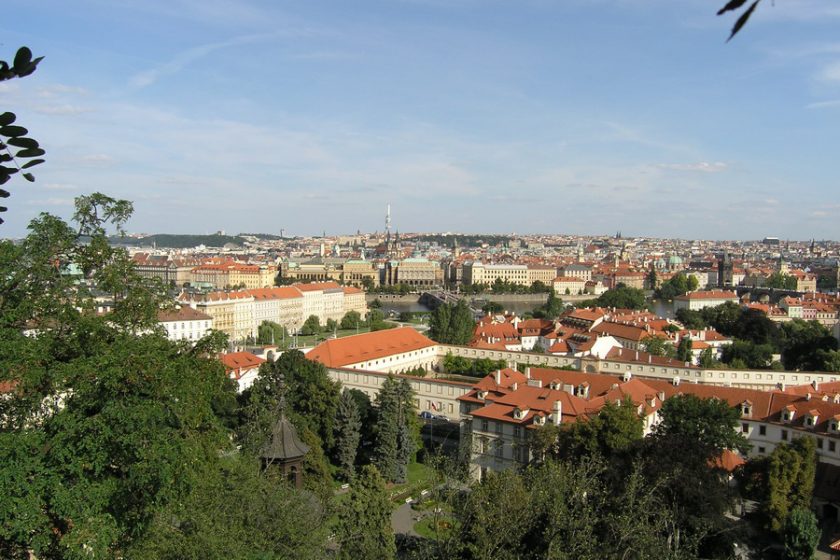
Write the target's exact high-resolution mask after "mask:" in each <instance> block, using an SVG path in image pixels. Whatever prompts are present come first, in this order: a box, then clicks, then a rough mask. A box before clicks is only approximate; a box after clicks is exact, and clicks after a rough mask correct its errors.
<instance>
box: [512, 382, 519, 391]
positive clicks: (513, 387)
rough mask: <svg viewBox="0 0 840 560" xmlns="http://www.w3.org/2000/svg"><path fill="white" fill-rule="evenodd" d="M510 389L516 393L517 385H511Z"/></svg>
mask: <svg viewBox="0 0 840 560" xmlns="http://www.w3.org/2000/svg"><path fill="white" fill-rule="evenodd" d="M510 388H511V389H512V390H513V391H516V390H517V389H518V388H519V383H514V384H513V385H511V386H510Z"/></svg>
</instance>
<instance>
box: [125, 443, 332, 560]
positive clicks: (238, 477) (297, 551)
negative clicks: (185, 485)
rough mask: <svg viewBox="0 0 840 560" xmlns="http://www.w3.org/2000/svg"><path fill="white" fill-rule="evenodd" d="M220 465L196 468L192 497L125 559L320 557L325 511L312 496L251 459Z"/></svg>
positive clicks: (162, 515) (166, 510)
mask: <svg viewBox="0 0 840 560" xmlns="http://www.w3.org/2000/svg"><path fill="white" fill-rule="evenodd" d="M218 463H219V465H218V468H207V467H206V466H204V465H197V467H198V468H199V469H200V472H199V473H196V474H197V476H196V477H195V483H194V485H193V486H192V487H191V489H190V491H189V493H188V494H187V495H186V496H185V497H184V498H183V499H181V500H177V501H172V502H169V503H168V504H166V505H165V506H164V507H162V508H161V509H160V510H159V511H158V512H157V513H156V514H155V516H154V518H153V519H152V521H151V523H150V525H149V528H148V530H147V531H146V532H145V533H144V534H142V535H139V536H138V538H136V539H135V540H133V541H132V542H131V543H130V544H129V545H128V547H127V548H126V550H125V551H123V553H124V554H123V557H125V558H155V559H160V560H202V559H205V558H206V559H213V560H223V559H225V558H301V559H307V560H310V559H311V560H316V559H320V558H323V554H324V549H325V547H326V538H327V534H326V527H327V523H326V518H325V517H326V515H325V513H326V512H325V510H324V509H323V508H320V507H318V506H317V504H315V503H313V500H312V499H311V496H310V495H309V494H306V493H302V492H298V491H296V490H294V489H292V488H291V487H290V486H289V485H288V484H285V483H284V482H283V481H280V480H278V479H277V477H276V476H270V474H269V473H266V474H262V473H260V466H259V463H258V461H256V460H253V459H247V458H245V457H243V456H240V455H230V456H227V457H223V458H220V459H219V460H218Z"/></svg>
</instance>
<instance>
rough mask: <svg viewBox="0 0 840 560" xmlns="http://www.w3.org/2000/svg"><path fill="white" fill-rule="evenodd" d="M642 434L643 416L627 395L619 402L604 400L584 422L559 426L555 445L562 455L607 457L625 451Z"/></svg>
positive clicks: (569, 456)
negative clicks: (603, 403) (619, 403)
mask: <svg viewBox="0 0 840 560" xmlns="http://www.w3.org/2000/svg"><path fill="white" fill-rule="evenodd" d="M643 435H644V419H643V418H642V417H641V416H640V415H639V414H638V413H637V411H636V406H635V405H634V404H633V401H632V400H630V398H629V397H628V398H626V399H625V400H624V401H623V402H622V403H621V406H619V405H617V404H615V403H612V402H608V403H607V404H605V405H604V407H603V408H602V409H601V410H600V412H599V413H598V414H597V415H596V416H593V417H592V418H591V419H590V420H589V421H588V422H575V423H572V424H569V425H567V426H564V427H562V428H561V429H560V433H559V440H558V445H557V447H558V449H559V452H560V455H561V456H563V457H566V458H578V457H582V456H590V457H591V456H598V457H606V458H611V457H614V456H616V455H618V454H621V453H625V452H627V451H628V450H629V449H630V448H631V447H632V446H633V445H634V444H635V443H637V442H638V441H639V440H641V439H642V436H643Z"/></svg>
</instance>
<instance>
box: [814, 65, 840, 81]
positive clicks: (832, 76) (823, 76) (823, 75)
mask: <svg viewBox="0 0 840 560" xmlns="http://www.w3.org/2000/svg"><path fill="white" fill-rule="evenodd" d="M817 79H818V80H821V81H823V82H840V62H832V63H831V64H828V65H826V66H824V67H823V68H822V70H820V71H819V73H818V74H817Z"/></svg>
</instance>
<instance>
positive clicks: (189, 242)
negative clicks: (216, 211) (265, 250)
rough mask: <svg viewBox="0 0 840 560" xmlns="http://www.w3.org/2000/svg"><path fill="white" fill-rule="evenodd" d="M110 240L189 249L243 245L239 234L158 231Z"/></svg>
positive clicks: (125, 243) (118, 242) (111, 239)
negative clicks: (191, 233)
mask: <svg viewBox="0 0 840 560" xmlns="http://www.w3.org/2000/svg"><path fill="white" fill-rule="evenodd" d="M110 241H111V243H112V244H113V245H131V246H135V247H136V246H143V247H151V246H152V245H154V246H156V247H166V248H170V249H189V248H191V247H197V246H199V245H206V246H207V247H223V246H225V245H227V244H228V243H233V244H234V245H238V246H240V247H243V246H244V245H245V239H243V238H242V237H239V236H232V235H177V234H171V233H159V234H155V235H149V236H148V237H140V238H134V237H117V236H114V237H111V238H110Z"/></svg>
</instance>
